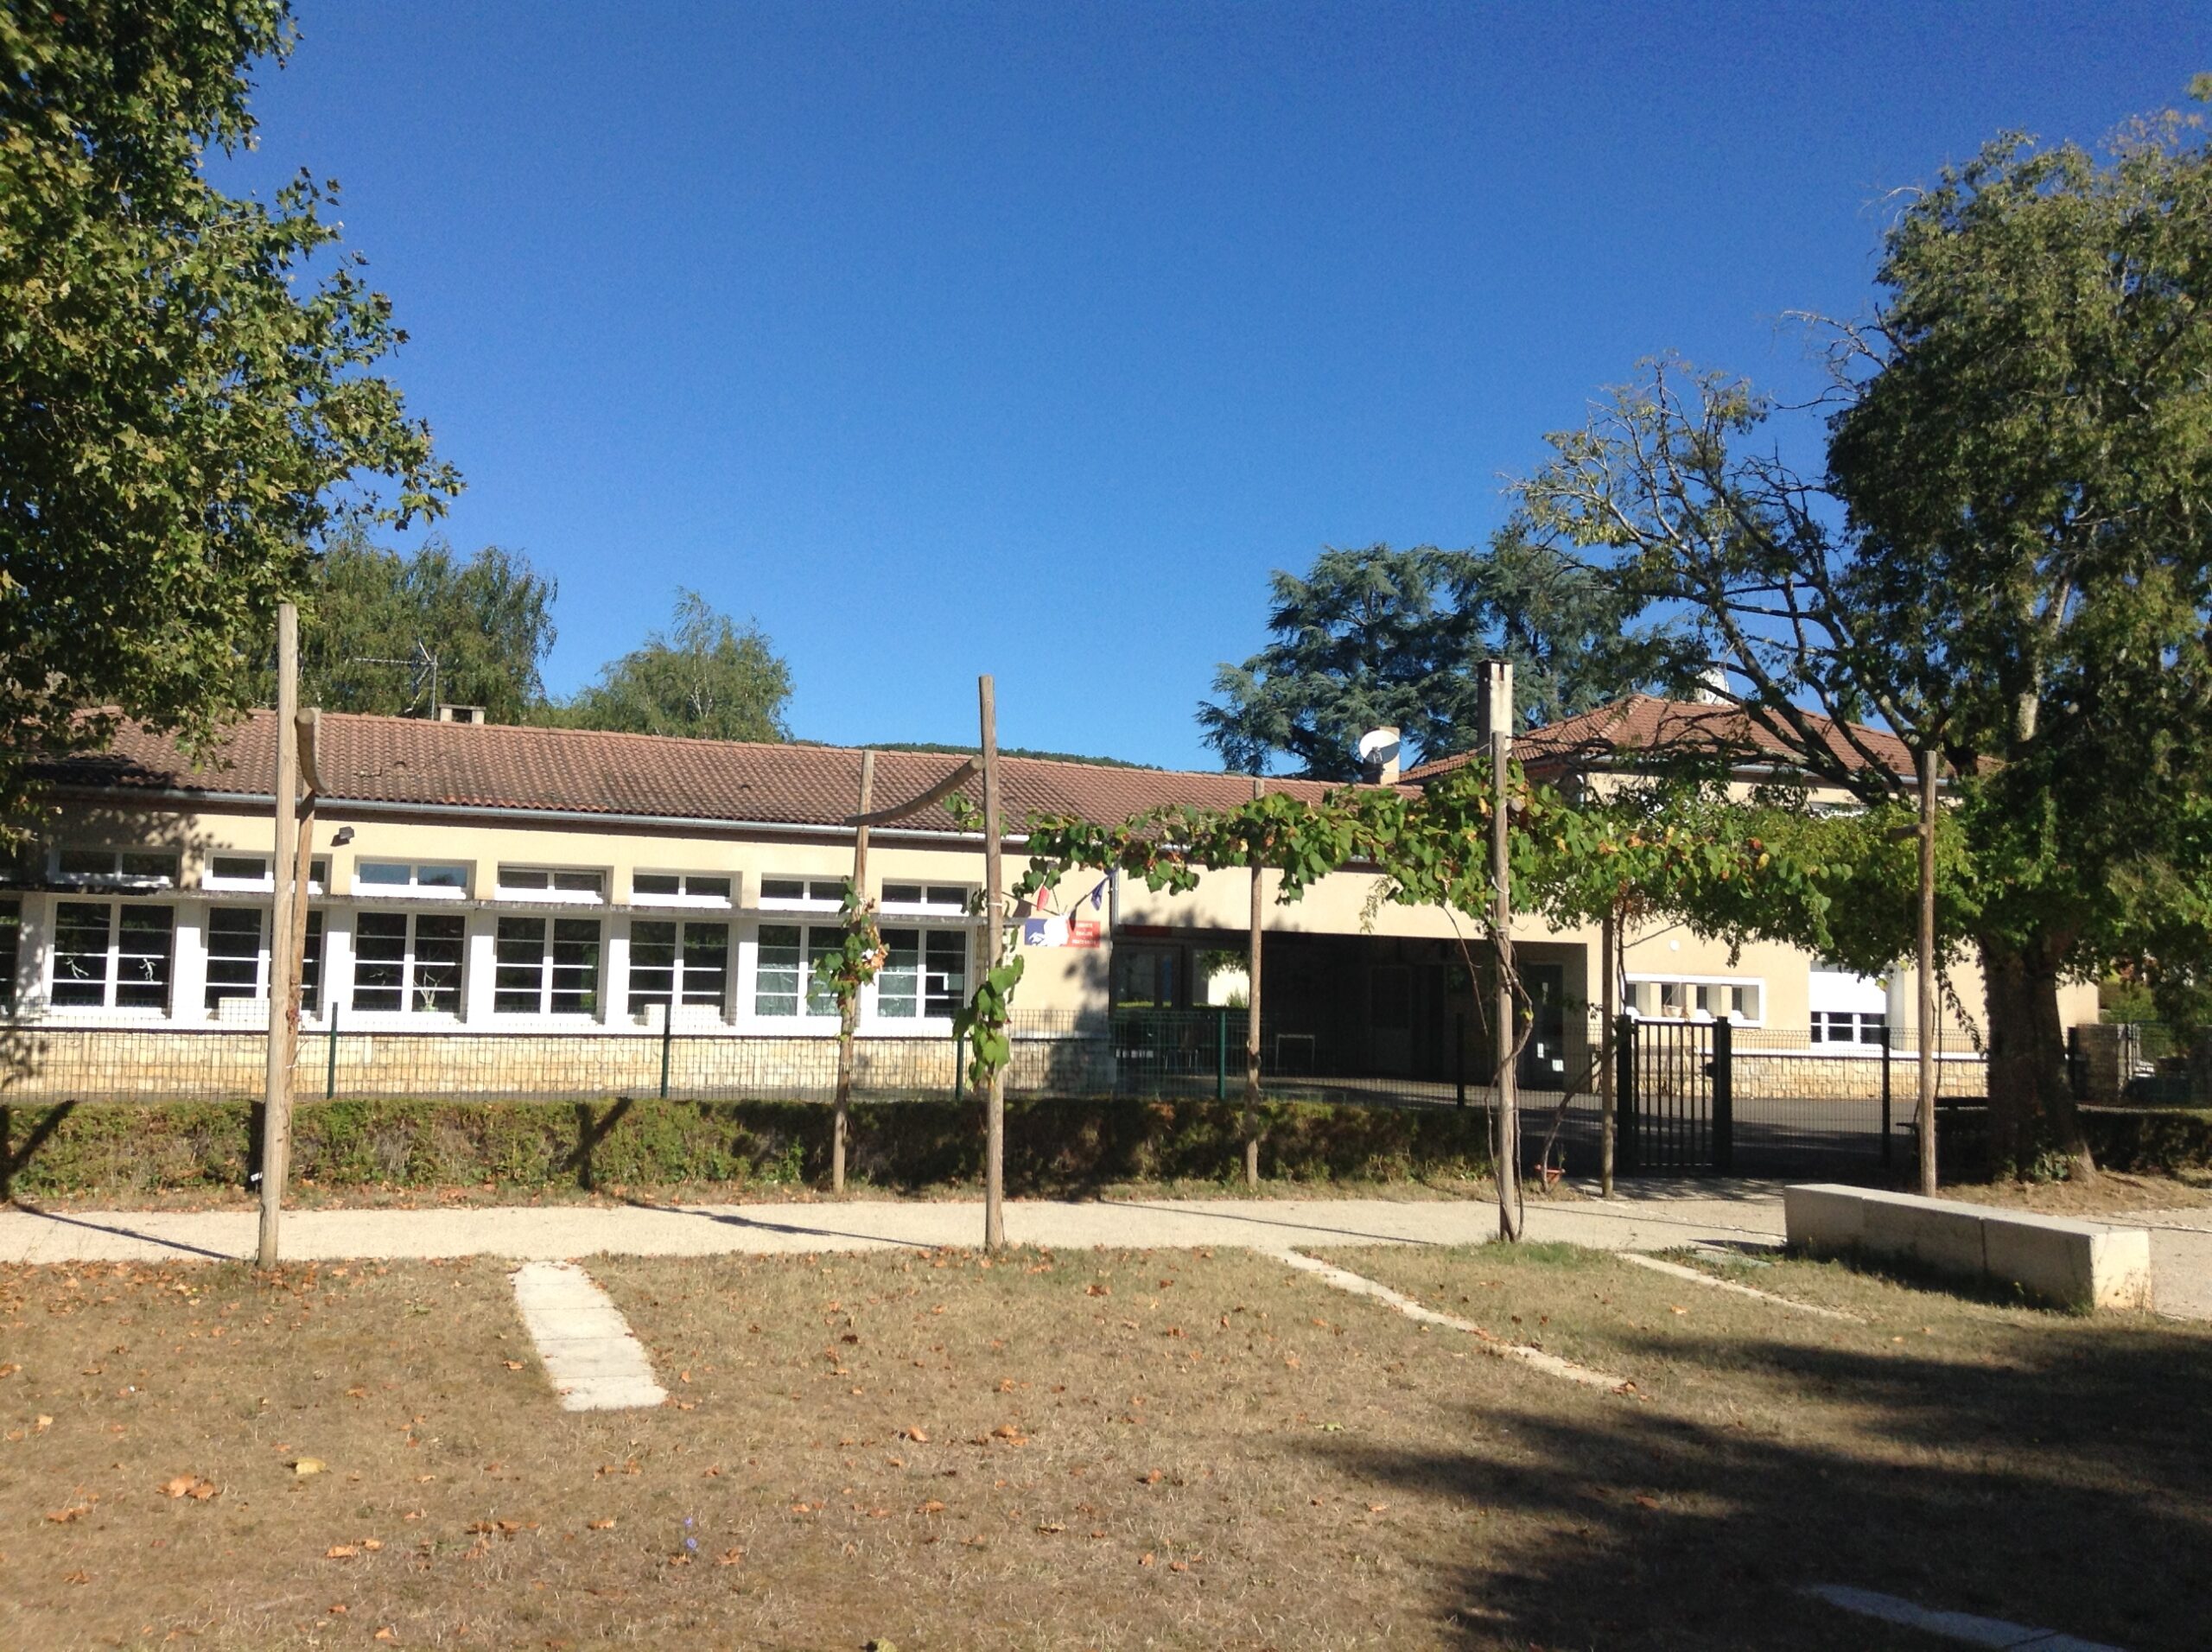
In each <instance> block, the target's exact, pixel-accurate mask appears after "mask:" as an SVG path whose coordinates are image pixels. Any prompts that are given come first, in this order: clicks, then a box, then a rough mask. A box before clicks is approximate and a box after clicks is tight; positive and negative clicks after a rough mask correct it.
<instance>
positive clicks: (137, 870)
mask: <svg viewBox="0 0 2212 1652" xmlns="http://www.w3.org/2000/svg"><path fill="white" fill-rule="evenodd" d="M119 858H120V860H121V861H122V863H123V875H124V877H126V878H167V879H168V880H169V881H170V882H171V883H175V881H176V856H175V855H170V854H167V853H164V852H162V851H161V850H158V849H152V850H148V849H125V850H124V852H123V854H122V855H121V856H120V857H119Z"/></svg>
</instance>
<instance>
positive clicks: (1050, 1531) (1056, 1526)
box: [1037, 1520, 1067, 1537]
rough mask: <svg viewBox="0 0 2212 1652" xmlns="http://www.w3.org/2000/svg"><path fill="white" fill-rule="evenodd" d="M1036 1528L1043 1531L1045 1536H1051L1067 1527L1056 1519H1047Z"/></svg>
mask: <svg viewBox="0 0 2212 1652" xmlns="http://www.w3.org/2000/svg"><path fill="white" fill-rule="evenodd" d="M1037 1529H1038V1530H1039V1531H1040V1532H1043V1533H1044V1534H1046V1536H1048V1537H1051V1536H1055V1535H1057V1534H1059V1533H1061V1532H1064V1531H1065V1530H1067V1528H1066V1527H1065V1526H1064V1525H1062V1524H1061V1523H1060V1522H1058V1521H1057V1520H1048V1521H1046V1522H1045V1523H1044V1524H1043V1525H1041V1526H1039V1528H1037Z"/></svg>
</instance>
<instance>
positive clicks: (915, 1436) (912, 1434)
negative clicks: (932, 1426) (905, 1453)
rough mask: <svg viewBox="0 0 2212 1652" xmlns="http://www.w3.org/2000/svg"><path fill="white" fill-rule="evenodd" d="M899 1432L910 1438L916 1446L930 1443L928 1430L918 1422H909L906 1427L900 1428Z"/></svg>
mask: <svg viewBox="0 0 2212 1652" xmlns="http://www.w3.org/2000/svg"><path fill="white" fill-rule="evenodd" d="M899 1433H902V1434H904V1435H905V1436H906V1438H907V1439H911V1440H912V1441H913V1442H914V1444H915V1445H928V1444H929V1443H930V1431H929V1430H928V1429H926V1428H925V1427H923V1426H921V1424H919V1423H912V1424H910V1425H909V1426H906V1427H904V1428H901V1429H900V1430H899Z"/></svg>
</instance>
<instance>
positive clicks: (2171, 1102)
mask: <svg viewBox="0 0 2212 1652" xmlns="http://www.w3.org/2000/svg"><path fill="white" fill-rule="evenodd" d="M2067 1058H2068V1065H2069V1068H2070V1069H2071V1070H2072V1074H2073V1079H2074V1094H2075V1097H2076V1099H2078V1100H2081V1101H2084V1102H2106V1103H2120V1104H2125V1105H2127V1106H2131V1107H2212V1028H2208V1027H2201V1026H2175V1025H2172V1024H2171V1023H2168V1022H2164V1021H2108V1022H2105V1023H2102V1024H2101V1025H2098V1026H2077V1027H2075V1028H2074V1029H2073V1031H2072V1032H2070V1033H2069V1035H2068V1040H2067Z"/></svg>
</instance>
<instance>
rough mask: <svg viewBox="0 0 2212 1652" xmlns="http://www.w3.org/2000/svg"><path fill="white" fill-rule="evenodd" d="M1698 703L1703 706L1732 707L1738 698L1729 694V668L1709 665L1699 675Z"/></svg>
mask: <svg viewBox="0 0 2212 1652" xmlns="http://www.w3.org/2000/svg"><path fill="white" fill-rule="evenodd" d="M1697 702H1698V704H1700V705H1701V706H1732V705H1734V704H1735V703H1736V696H1734V695H1732V694H1731V693H1729V692H1728V668H1727V667H1726V666H1725V665H1708V666H1707V667H1706V668H1705V669H1704V670H1702V671H1700V672H1699V673H1698V674H1697Z"/></svg>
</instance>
